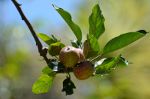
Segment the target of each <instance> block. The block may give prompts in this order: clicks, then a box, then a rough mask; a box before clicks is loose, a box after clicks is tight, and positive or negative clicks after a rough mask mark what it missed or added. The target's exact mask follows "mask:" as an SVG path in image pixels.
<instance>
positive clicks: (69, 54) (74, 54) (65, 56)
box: [59, 46, 80, 68]
mask: <svg viewBox="0 0 150 99" xmlns="http://www.w3.org/2000/svg"><path fill="white" fill-rule="evenodd" d="M79 59H80V55H79V53H78V50H76V48H74V47H72V46H66V47H64V48H62V49H61V51H60V53H59V60H60V62H61V63H63V65H64V66H65V67H66V68H72V67H74V66H75V65H76V64H77V63H78V61H79Z"/></svg>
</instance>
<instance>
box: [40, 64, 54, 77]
mask: <svg viewBox="0 0 150 99" xmlns="http://www.w3.org/2000/svg"><path fill="white" fill-rule="evenodd" d="M42 73H43V74H47V75H49V76H55V75H56V72H54V71H53V70H52V69H51V68H49V67H48V66H46V67H44V68H43V69H42Z"/></svg>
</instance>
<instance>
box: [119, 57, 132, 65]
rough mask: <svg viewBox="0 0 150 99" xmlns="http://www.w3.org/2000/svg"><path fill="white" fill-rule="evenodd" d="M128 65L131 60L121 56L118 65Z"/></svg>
mask: <svg viewBox="0 0 150 99" xmlns="http://www.w3.org/2000/svg"><path fill="white" fill-rule="evenodd" d="M128 65H129V62H128V61H127V60H126V59H125V58H124V57H123V56H120V59H119V62H118V67H126V66H128Z"/></svg>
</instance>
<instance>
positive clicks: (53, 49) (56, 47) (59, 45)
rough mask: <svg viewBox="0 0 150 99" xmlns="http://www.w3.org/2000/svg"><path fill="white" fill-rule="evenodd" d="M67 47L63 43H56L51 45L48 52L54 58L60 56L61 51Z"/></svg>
mask: <svg viewBox="0 0 150 99" xmlns="http://www.w3.org/2000/svg"><path fill="white" fill-rule="evenodd" d="M64 46H65V45H64V44H63V43H61V42H55V43H52V44H50V46H49V49H48V52H49V54H50V55H52V56H56V55H59V52H60V50H61V49H62V48H63V47H64Z"/></svg>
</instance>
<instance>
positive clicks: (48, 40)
mask: <svg viewBox="0 0 150 99" xmlns="http://www.w3.org/2000/svg"><path fill="white" fill-rule="evenodd" d="M37 36H38V37H39V38H40V39H41V40H43V41H44V42H45V43H46V44H48V45H50V44H51V43H54V42H55V41H54V40H53V39H52V38H51V37H49V36H48V35H46V34H43V33H38V34H37Z"/></svg>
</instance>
